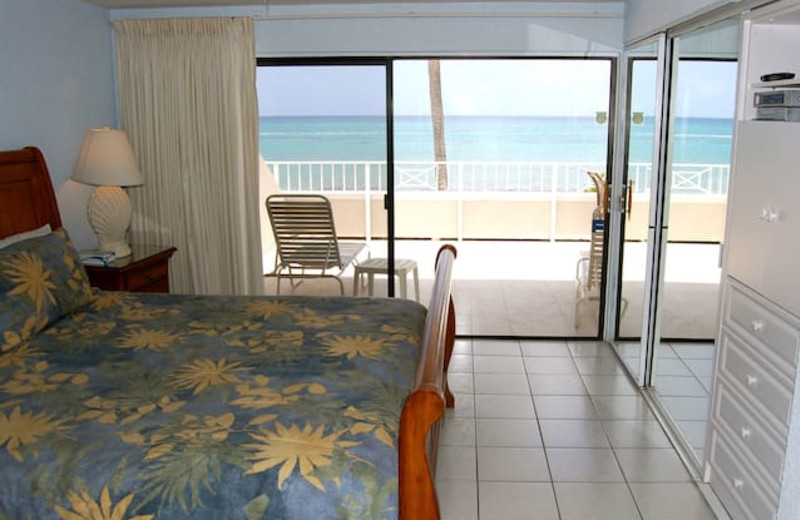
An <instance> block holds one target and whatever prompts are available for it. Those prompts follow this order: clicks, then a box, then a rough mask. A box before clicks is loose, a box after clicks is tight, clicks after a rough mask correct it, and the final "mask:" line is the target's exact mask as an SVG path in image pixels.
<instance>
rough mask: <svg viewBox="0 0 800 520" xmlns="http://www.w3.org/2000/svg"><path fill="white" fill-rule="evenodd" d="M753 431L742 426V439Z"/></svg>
mask: <svg viewBox="0 0 800 520" xmlns="http://www.w3.org/2000/svg"><path fill="white" fill-rule="evenodd" d="M752 433H753V432H751V431H750V428H746V427H744V426H742V439H747V438H748V437H750V435H751V434H752Z"/></svg>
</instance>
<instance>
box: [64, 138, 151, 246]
mask: <svg viewBox="0 0 800 520" xmlns="http://www.w3.org/2000/svg"><path fill="white" fill-rule="evenodd" d="M72 180H74V181H77V182H81V183H83V184H94V185H95V186H99V187H98V188H97V189H96V190H94V192H93V193H92V195H91V197H90V198H89V207H88V208H87V216H88V219H89V225H91V226H92V229H93V230H94V232H95V234H96V235H97V241H98V248H99V249H100V250H101V251H113V252H114V253H115V254H116V255H117V257H120V258H121V257H125V256H129V255H130V254H131V248H130V246H128V242H127V240H126V237H125V235H126V233H127V232H128V228H129V227H130V225H131V217H132V215H133V211H132V208H131V201H130V199H129V198H128V195H127V194H126V193H125V191H124V190H123V189H122V188H121V187H120V186H139V185H140V184H143V183H144V180H143V179H142V174H141V173H140V172H139V166H138V165H137V164H136V158H135V157H134V155H133V149H132V148H131V144H130V142H129V141H128V136H126V135H125V132H123V131H122V130H113V129H111V128H108V127H105V128H90V129H89V130H87V132H86V136H85V137H84V138H83V144H82V145H81V152H80V155H78V160H77V161H75V169H74V170H73V172H72Z"/></svg>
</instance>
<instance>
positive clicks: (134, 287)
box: [84, 245, 175, 293]
mask: <svg viewBox="0 0 800 520" xmlns="http://www.w3.org/2000/svg"><path fill="white" fill-rule="evenodd" d="M131 250H132V251H133V254H132V255H130V256H126V257H125V258H120V259H117V260H114V261H113V262H111V263H110V264H109V265H108V266H107V267H99V266H94V265H87V266H84V267H85V268H86V273H87V274H88V275H89V282H90V283H91V284H92V287H97V288H99V289H105V290H107V291H132V292H151V293H166V292H169V259H170V257H171V256H172V254H173V253H174V252H175V248H174V247H164V246H148V245H132V246H131Z"/></svg>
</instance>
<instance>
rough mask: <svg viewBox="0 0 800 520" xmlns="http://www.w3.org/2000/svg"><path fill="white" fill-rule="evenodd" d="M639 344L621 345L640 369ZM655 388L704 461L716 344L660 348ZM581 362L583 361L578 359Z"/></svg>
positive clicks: (626, 356) (634, 368)
mask: <svg viewBox="0 0 800 520" xmlns="http://www.w3.org/2000/svg"><path fill="white" fill-rule="evenodd" d="M639 348H640V347H639V345H638V343H637V344H633V343H627V344H624V343H623V344H619V345H617V349H618V352H619V354H620V356H621V357H622V360H623V361H624V362H625V364H626V365H628V367H629V368H630V369H631V371H632V372H633V373H637V372H638V368H639V367H638V363H639V357H638V356H639ZM658 358H659V359H658V363H657V365H656V377H655V390H656V393H657V396H658V398H659V399H660V401H661V404H662V405H663V407H664V409H665V410H666V412H667V414H669V416H670V417H671V418H672V419H673V421H674V423H675V426H677V429H678V431H679V432H680V434H681V435H683V437H684V438H685V439H686V441H687V442H688V444H689V446H690V447H691V449H692V450H693V451H694V454H695V457H696V458H697V460H698V461H702V460H703V455H704V450H705V443H706V428H707V426H708V411H709V406H710V403H711V385H712V372H713V363H714V344H713V343H677V342H673V343H662V344H661V345H659V349H658ZM576 361H577V362H578V363H579V364H580V363H581V362H582V361H581V360H576Z"/></svg>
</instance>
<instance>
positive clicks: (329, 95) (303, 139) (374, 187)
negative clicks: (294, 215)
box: [256, 60, 392, 295]
mask: <svg viewBox="0 0 800 520" xmlns="http://www.w3.org/2000/svg"><path fill="white" fill-rule="evenodd" d="M260 65H261V66H259V67H258V69H257V75H256V80H257V89H258V104H259V151H260V153H261V171H260V186H261V188H260V191H261V193H260V195H261V197H260V200H261V201H262V249H263V251H264V272H265V273H269V272H271V271H272V270H273V269H274V268H275V265H276V264H275V260H276V256H277V248H276V244H275V241H274V240H273V236H272V231H271V226H270V220H269V217H268V215H267V213H266V209H265V206H264V204H263V201H265V200H266V199H267V197H268V196H270V195H272V194H279V193H280V194H294V195H299V194H305V195H322V196H324V197H325V198H326V199H328V200H329V201H330V205H331V207H332V212H333V217H334V224H335V228H336V234H337V236H338V239H339V241H340V243H341V245H342V246H343V247H342V248H340V249H342V250H344V249H347V248H349V247H350V246H351V245H352V244H353V243H356V242H366V243H367V245H368V247H367V249H366V250H365V251H364V252H363V253H362V254H361V255H360V256H359V257H358V258H356V263H357V262H363V261H364V260H366V258H367V256H369V255H372V256H381V257H385V244H386V241H387V239H388V238H389V229H390V228H389V226H388V225H387V211H386V208H385V206H384V199H385V195H386V193H387V187H388V181H389V174H390V171H389V156H388V146H387V136H388V130H387V129H388V120H389V116H388V109H387V103H386V100H387V88H386V87H387V82H386V77H387V64H386V62H385V60H357V61H354V60H349V61H346V60H342V61H335V62H328V61H325V62H318V61H313V60H303V61H300V62H296V63H290V62H286V61H275V62H273V61H269V60H263V61H261V62H260ZM345 267H346V269H345V272H344V273H343V276H340V278H341V279H342V282H343V284H344V287H345V292H346V294H358V295H363V294H366V293H368V292H369V291H370V290H372V292H373V294H382V295H386V294H388V293H390V292H391V291H392V288H391V287H389V285H388V283H387V281H390V280H391V277H387V276H386V275H385V274H383V275H375V274H374V273H373V275H372V278H373V280H374V283H372V284H370V283H369V279H370V274H369V272H367V271H366V270H365V273H364V275H363V276H361V277H360V278H361V280H358V281H355V280H353V277H354V275H355V269H354V266H353V265H348V266H345ZM295 271H297V270H295ZM307 271H308V272H306V273H305V274H309V273H311V272H312V270H311V269H308V270H307ZM338 271H339V269H338V268H335V267H334V268H333V269H329V270H328V271H327V273H329V274H333V275H338V274H339V272H338ZM384 272H385V267H384ZM276 282H277V278H275V277H267V278H265V290H266V292H267V294H270V293H275V292H276V289H277V287H276ZM360 282H363V283H360ZM282 283H283V287H282V290H284V291H285V292H287V293H288V292H290V288H289V282H288V281H284V282H282ZM339 291H340V286H339V285H338V284H337V283H336V282H335V280H332V279H331V278H330V277H325V278H316V279H313V278H311V279H303V280H302V283H300V284H299V285H297V286H294V287H291V292H294V293H295V294H315V295H325V294H338V293H339Z"/></svg>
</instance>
